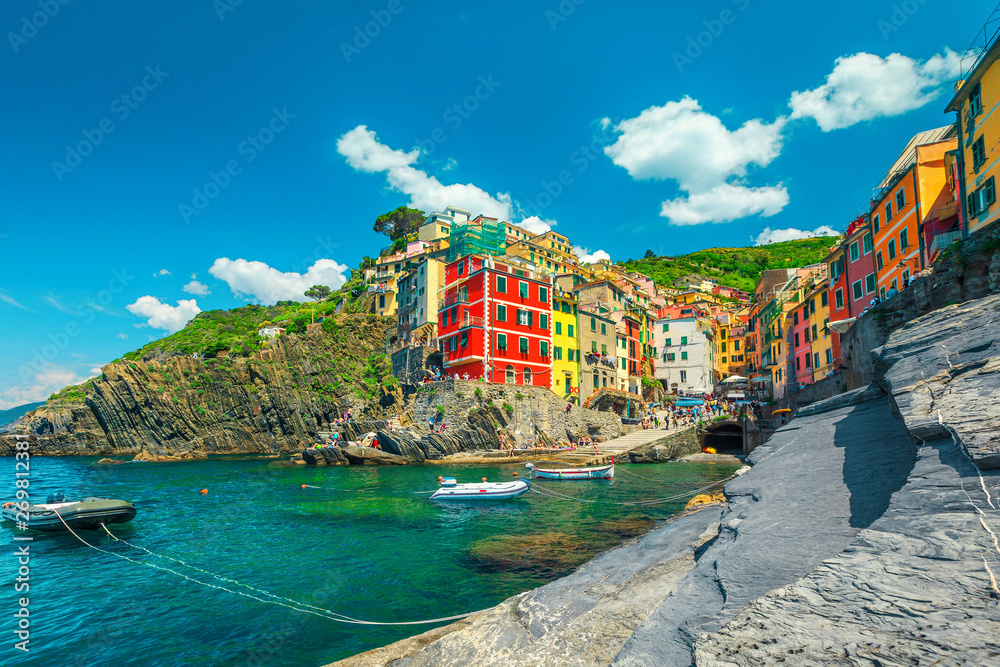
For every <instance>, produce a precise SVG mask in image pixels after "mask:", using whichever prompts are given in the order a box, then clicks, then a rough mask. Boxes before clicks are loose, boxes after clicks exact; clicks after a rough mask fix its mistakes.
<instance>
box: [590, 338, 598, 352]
mask: <svg viewBox="0 0 1000 667" xmlns="http://www.w3.org/2000/svg"><path fill="white" fill-rule="evenodd" d="M590 352H591V353H592V354H597V341H596V340H592V341H590Z"/></svg>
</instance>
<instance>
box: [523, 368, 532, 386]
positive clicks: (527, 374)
mask: <svg viewBox="0 0 1000 667" xmlns="http://www.w3.org/2000/svg"><path fill="white" fill-rule="evenodd" d="M524 384H531V369H530V368H528V367H527V366H525V367H524Z"/></svg>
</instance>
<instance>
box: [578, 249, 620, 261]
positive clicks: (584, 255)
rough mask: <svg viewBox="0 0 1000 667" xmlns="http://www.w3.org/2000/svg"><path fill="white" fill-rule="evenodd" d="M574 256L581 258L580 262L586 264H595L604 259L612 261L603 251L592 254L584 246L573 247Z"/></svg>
mask: <svg viewBox="0 0 1000 667" xmlns="http://www.w3.org/2000/svg"><path fill="white" fill-rule="evenodd" d="M573 254H574V255H576V256H577V257H579V258H580V261H581V262H582V263H584V264H593V263H594V262H599V261H601V260H602V259H608V260H609V259H611V255H609V254H608V253H606V252H604V251H603V250H595V251H594V252H590V250H588V249H587V248H584V247H583V246H573Z"/></svg>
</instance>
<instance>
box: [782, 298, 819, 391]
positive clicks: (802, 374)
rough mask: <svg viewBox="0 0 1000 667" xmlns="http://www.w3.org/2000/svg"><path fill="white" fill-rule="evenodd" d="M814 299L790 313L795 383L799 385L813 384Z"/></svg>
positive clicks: (805, 301) (804, 302) (806, 301)
mask: <svg viewBox="0 0 1000 667" xmlns="http://www.w3.org/2000/svg"><path fill="white" fill-rule="evenodd" d="M811 303H812V299H809V300H804V301H803V302H802V303H801V304H799V305H798V306H796V307H795V308H794V309H793V310H792V311H790V312H789V313H788V317H789V318H790V319H791V323H790V324H789V327H790V328H791V330H792V354H793V356H794V359H795V362H794V363H795V382H796V383H797V384H799V385H804V384H812V382H813V355H812V344H811V342H810V340H809V307H810V304H811Z"/></svg>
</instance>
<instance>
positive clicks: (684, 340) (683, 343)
mask: <svg viewBox="0 0 1000 667" xmlns="http://www.w3.org/2000/svg"><path fill="white" fill-rule="evenodd" d="M687 344H688V338H687V336H681V345H687Z"/></svg>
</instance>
